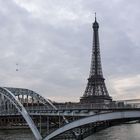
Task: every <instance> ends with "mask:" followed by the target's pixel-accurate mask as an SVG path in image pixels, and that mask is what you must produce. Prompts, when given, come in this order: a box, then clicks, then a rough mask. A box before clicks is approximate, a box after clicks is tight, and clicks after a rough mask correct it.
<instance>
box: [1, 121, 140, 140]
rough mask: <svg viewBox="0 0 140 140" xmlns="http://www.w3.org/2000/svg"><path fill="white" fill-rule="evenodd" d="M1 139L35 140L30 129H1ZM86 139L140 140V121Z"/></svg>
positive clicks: (109, 129) (112, 128) (115, 127)
mask: <svg viewBox="0 0 140 140" xmlns="http://www.w3.org/2000/svg"><path fill="white" fill-rule="evenodd" d="M0 140H35V139H34V136H33V135H32V133H31V131H29V130H27V129H26V130H23V129H22V130H0ZM85 140H140V123H136V124H123V125H119V126H114V127H110V128H108V129H105V130H103V131H100V132H98V133H96V134H94V135H92V136H90V137H88V138H86V139H85Z"/></svg>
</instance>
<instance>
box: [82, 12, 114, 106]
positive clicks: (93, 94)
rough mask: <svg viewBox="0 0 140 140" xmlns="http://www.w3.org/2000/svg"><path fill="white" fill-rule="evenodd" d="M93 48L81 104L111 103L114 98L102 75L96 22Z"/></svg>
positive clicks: (95, 24)
mask: <svg viewBox="0 0 140 140" xmlns="http://www.w3.org/2000/svg"><path fill="white" fill-rule="evenodd" d="M92 28H93V46H92V59H91V67H90V75H89V78H88V83H87V86H86V90H85V92H84V95H83V97H81V99H80V102H81V103H109V102H111V101H112V98H111V97H110V96H109V94H108V91H107V88H106V85H105V79H104V77H103V73H102V66H101V57H100V45H99V34H98V29H99V24H98V22H97V20H96V13H95V22H94V23H93V26H92Z"/></svg>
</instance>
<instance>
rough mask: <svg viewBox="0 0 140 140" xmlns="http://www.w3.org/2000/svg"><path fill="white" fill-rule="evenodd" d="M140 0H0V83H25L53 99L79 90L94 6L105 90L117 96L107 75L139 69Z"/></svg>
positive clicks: (83, 79)
mask: <svg viewBox="0 0 140 140" xmlns="http://www.w3.org/2000/svg"><path fill="white" fill-rule="evenodd" d="M139 4H140V3H139V2H138V1H137V2H136V1H135V2H132V1H130V0H127V1H126V0H124V1H116V0H113V1H111V2H110V1H103V0H99V1H96V0H95V1H92V0H88V1H85V0H77V1H74V0H71V1H65V0H60V1H57V0H54V1H43V0H40V1H38V0H34V1H33V0H31V1H30V2H28V0H27V1H26V0H25V1H20V0H7V1H2V0H1V1H0V5H1V6H0V7H1V8H0V49H1V51H0V67H1V69H0V77H1V81H0V84H1V86H14V87H24V88H30V89H33V90H35V91H37V92H39V93H40V94H42V95H43V96H45V97H49V98H51V97H55V99H56V100H57V99H58V100H59V98H60V97H64V98H66V97H69V98H68V99H69V100H70V99H72V98H71V97H75V99H78V98H79V97H80V96H82V94H83V92H84V89H85V86H86V82H87V81H86V80H87V78H88V74H89V67H90V58H91V47H92V27H91V25H92V22H93V19H94V15H93V14H94V11H96V12H97V18H98V21H99V24H100V46H101V56H102V64H103V71H104V76H105V78H106V79H107V80H106V83H107V86H108V89H109V91H110V94H111V95H112V96H117V95H118V96H119V93H117V90H116V89H115V86H114V85H113V84H114V83H112V80H113V79H116V77H121V78H123V77H124V78H126V77H129V76H134V77H135V75H137V74H139V71H140V65H139V61H138V60H139V56H140V47H139V44H140V40H139V35H140V32H139V30H138V28H139V23H140V18H139V14H140V11H139V6H138V5H139ZM131 9H133V10H131ZM130 13H131V14H130ZM16 63H19V71H18V72H16V71H15V69H16ZM134 90H135V89H134ZM136 90H137V91H138V89H136ZM125 91H126V90H125ZM125 91H124V95H125V94H126V92H125ZM131 92H133V90H132V91H131ZM121 94H123V93H121ZM126 98H127V95H126Z"/></svg>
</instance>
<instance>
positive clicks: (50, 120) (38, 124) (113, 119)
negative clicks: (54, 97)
mask: <svg viewBox="0 0 140 140" xmlns="http://www.w3.org/2000/svg"><path fill="white" fill-rule="evenodd" d="M130 102H131V103H132V104H131V103H130ZM137 119H140V108H139V102H138V100H136V103H135V102H134V100H133V102H132V101H131V100H129V103H128V101H127V102H126V101H118V102H112V104H106V105H105V104H103V105H101V106H100V105H98V104H97V105H94V104H93V105H92V104H80V103H66V104H61V105H59V104H56V103H52V102H51V101H50V100H48V99H45V98H43V97H42V96H41V95H39V94H37V93H36V92H34V91H32V90H29V89H21V88H9V87H0V127H1V128H9V127H11V128H15V127H22V126H24V127H25V126H26V127H27V125H28V126H29V128H30V129H31V130H32V132H33V134H34V136H35V139H36V140H43V139H44V140H49V139H54V138H55V139H77V140H81V139H83V138H85V137H87V136H89V135H91V134H93V133H94V132H97V131H99V130H102V129H104V128H107V127H110V126H113V125H116V124H119V123H124V122H127V121H130V120H137ZM42 128H43V129H46V133H45V135H46V138H45V137H44V136H43V137H44V138H43V137H42V135H41V129H42Z"/></svg>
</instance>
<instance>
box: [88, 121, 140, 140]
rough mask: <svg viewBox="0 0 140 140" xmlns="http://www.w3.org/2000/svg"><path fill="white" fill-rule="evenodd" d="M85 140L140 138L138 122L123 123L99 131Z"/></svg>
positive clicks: (132, 139) (139, 139) (131, 139)
mask: <svg viewBox="0 0 140 140" xmlns="http://www.w3.org/2000/svg"><path fill="white" fill-rule="evenodd" d="M86 140H140V124H139V123H137V124H123V125H119V126H114V127H110V128H108V129H105V130H103V131H100V132H98V133H96V134H94V135H92V136H90V137H88V138H87V139H86Z"/></svg>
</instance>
